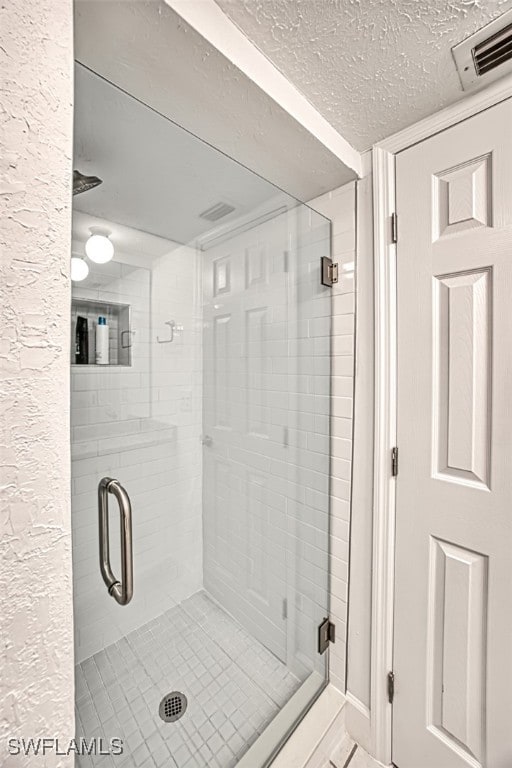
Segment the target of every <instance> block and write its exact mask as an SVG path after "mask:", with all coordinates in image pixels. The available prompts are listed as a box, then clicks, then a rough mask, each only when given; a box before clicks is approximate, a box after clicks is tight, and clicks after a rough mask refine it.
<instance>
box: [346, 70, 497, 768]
mask: <svg viewBox="0 0 512 768" xmlns="http://www.w3.org/2000/svg"><path fill="white" fill-rule="evenodd" d="M511 97H512V76H507V77H504V78H502V79H501V80H499V81H497V82H495V83H493V84H492V85H490V86H489V87H488V88H486V89H484V90H482V91H480V92H478V93H476V94H473V95H471V96H468V97H467V98H465V99H463V100H461V101H460V102H458V103H457V104H454V105H452V106H450V107H447V108H446V109H443V110H442V111H440V112H437V113H436V114H434V115H432V116H430V117H428V118H426V119H424V120H421V121H420V122H418V123H416V124H415V125H412V126H410V127H409V128H406V129H405V130H403V131H400V132H399V133H397V134H395V135H393V136H391V137H389V138H388V139H385V140H384V141H382V142H379V143H378V144H376V145H375V146H374V147H373V184H374V192H373V201H374V213H373V215H374V262H375V265H374V269H375V401H374V402H375V446H374V509H373V561H372V569H373V570H372V589H373V592H372V634H371V707H370V743H371V747H370V751H371V753H372V755H373V756H374V757H375V758H376V759H377V760H379V761H380V762H381V763H383V764H385V765H391V763H392V751H391V747H392V706H391V704H390V703H389V701H388V692H387V675H388V672H390V671H392V668H393V666H392V665H393V612H394V561H395V486H396V480H395V478H394V477H393V476H392V472H391V450H392V448H393V447H394V446H395V444H396V415H397V389H396V375H397V327H396V301H397V297H396V250H397V249H396V245H395V244H394V243H393V242H392V237H391V215H392V214H393V213H394V212H395V185H396V179H395V155H396V154H398V153H399V152H401V151H403V150H405V149H408V148H409V147H411V146H413V145H414V144H417V143H418V142H420V141H423V140H425V139H428V138H429V137H431V136H434V135H435V134H437V133H440V132H441V131H444V130H446V129H447V128H450V127H451V126H453V125H455V124H457V123H460V122H462V121H463V120H467V119H468V118H470V117H472V116H473V115H476V114H478V113H479V112H483V111H484V110H486V109H489V108H490V107H492V106H494V105H495V104H498V103H500V102H501V101H504V100H505V99H507V98H511ZM399 227H400V222H398V228H399ZM349 730H350V729H349Z"/></svg>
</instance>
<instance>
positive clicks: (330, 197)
mask: <svg viewBox="0 0 512 768" xmlns="http://www.w3.org/2000/svg"><path fill="white" fill-rule="evenodd" d="M309 205H310V206H311V207H312V208H314V209H315V210H317V211H319V213H322V214H323V215H324V216H327V217H328V218H329V219H331V221H332V258H333V261H336V262H338V264H339V282H338V283H337V285H335V286H333V288H332V338H331V344H332V347H331V349H332V365H331V375H332V380H331V387H332V389H331V454H332V463H331V472H332V476H331V619H332V620H333V621H334V623H335V624H336V643H335V644H334V645H333V646H331V651H330V653H331V656H330V680H331V683H332V684H333V685H335V686H336V688H338V689H339V690H340V691H345V687H346V679H345V666H346V628H347V614H348V568H349V536H350V496H351V485H352V481H351V466H352V423H353V392H354V340H355V330H354V329H355V275H356V267H357V264H356V247H357V244H356V183H355V182H352V183H350V184H346V185H345V186H343V187H340V188H339V189H336V190H334V191H333V192H328V193H327V194H326V195H322V196H321V197H318V198H316V199H315V200H312V201H311V202H310V203H309Z"/></svg>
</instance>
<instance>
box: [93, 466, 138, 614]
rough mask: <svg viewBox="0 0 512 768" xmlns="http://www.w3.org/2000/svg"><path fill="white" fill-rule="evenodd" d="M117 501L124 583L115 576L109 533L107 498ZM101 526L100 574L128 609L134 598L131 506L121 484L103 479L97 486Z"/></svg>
mask: <svg viewBox="0 0 512 768" xmlns="http://www.w3.org/2000/svg"><path fill="white" fill-rule="evenodd" d="M109 493H111V494H112V495H113V496H115V497H116V499H117V503H118V504H119V517H120V522H121V580H119V579H117V578H116V577H115V576H114V574H113V573H112V567H111V565H110V541H109V531H108V495H109ZM98 523H99V538H100V570H101V575H102V576H103V581H104V582H105V584H106V585H107V589H108V593H109V595H112V597H113V598H114V600H117V602H118V603H119V604H120V605H127V603H129V602H130V600H131V599H132V595H133V551H132V505H131V503H130V497H129V496H128V494H127V493H126V491H125V489H124V488H123V486H122V485H121V483H120V482H119V480H113V479H112V478H111V477H104V478H103V480H100V482H99V485H98Z"/></svg>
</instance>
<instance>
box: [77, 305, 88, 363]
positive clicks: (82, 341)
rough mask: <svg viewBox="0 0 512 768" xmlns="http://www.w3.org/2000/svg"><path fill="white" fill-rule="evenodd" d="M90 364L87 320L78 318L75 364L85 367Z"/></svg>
mask: <svg viewBox="0 0 512 768" xmlns="http://www.w3.org/2000/svg"><path fill="white" fill-rule="evenodd" d="M88 362H89V329H88V325H87V318H86V317H80V316H78V317H77V319H76V335H75V363H81V364H82V365H85V364H86V363H88Z"/></svg>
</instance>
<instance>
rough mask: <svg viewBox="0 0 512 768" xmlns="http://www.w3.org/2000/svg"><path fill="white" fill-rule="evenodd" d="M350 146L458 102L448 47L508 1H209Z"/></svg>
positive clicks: (509, 4)
mask: <svg viewBox="0 0 512 768" xmlns="http://www.w3.org/2000/svg"><path fill="white" fill-rule="evenodd" d="M216 1H217V3H218V5H220V6H221V8H222V9H223V10H224V11H225V12H226V13H227V14H228V15H229V16H230V18H231V19H232V20H233V21H234V22H235V23H236V24H238V26H239V27H240V29H241V30H242V31H243V32H245V33H246V35H247V36H248V37H249V39H250V40H252V42H253V43H254V44H255V45H257V46H258V47H259V48H260V49H261V50H262V51H263V53H265V54H266V55H267V56H268V58H269V59H270V60H271V61H272V62H273V63H274V64H275V65H276V67H277V68H278V69H279V70H280V71H281V72H282V73H283V74H284V75H285V76H286V77H287V78H288V79H289V80H290V81H291V82H292V83H293V84H294V85H295V86H296V87H297V88H299V90H301V91H302V93H303V94H304V95H305V96H306V97H307V98H308V99H309V100H310V102H311V103H312V104H313V106H314V107H316V108H317V110H318V111H319V112H320V114H321V115H323V117H325V118H326V119H327V120H328V121H329V122H330V123H331V124H332V125H333V126H334V128H336V129H337V130H338V131H339V132H340V133H341V135H342V136H343V137H344V138H345V139H346V140H347V141H349V142H350V143H351V144H352V146H354V147H356V148H357V149H360V150H362V149H367V148H369V147H370V146H371V145H372V144H373V143H374V142H375V141H378V140H379V139H382V138H384V137H385V136H389V135H390V134H392V133H394V132H395V131H398V130H400V129H401V128H404V127H405V126H407V125H411V124H412V123H414V122H416V121H417V120H419V119H421V118H422V117H426V116H427V115H430V114H432V113H433V112H436V111H437V110H438V109H441V108H442V107H444V106H446V105H447V104H451V103H453V102H454V101H457V100H458V99H461V98H462V97H463V96H464V92H463V91H462V89H461V86H460V82H459V77H458V75H457V71H456V69H455V65H454V63H453V59H452V54H451V47H452V46H453V45H454V44H455V43H458V42H459V41H460V40H463V39H464V38H466V37H467V36H468V35H470V34H472V33H473V32H475V31H476V30H477V29H479V28H480V27H482V26H483V25H484V24H487V23H488V22H489V21H491V20H492V19H494V18H495V17H496V16H498V15H499V14H500V13H504V11H506V10H508V9H509V8H512V2H511V0H350V2H349V1H348V0H293V1H292V0H216Z"/></svg>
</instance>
